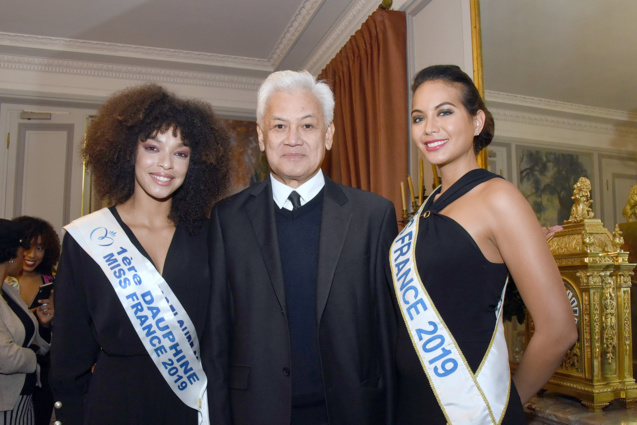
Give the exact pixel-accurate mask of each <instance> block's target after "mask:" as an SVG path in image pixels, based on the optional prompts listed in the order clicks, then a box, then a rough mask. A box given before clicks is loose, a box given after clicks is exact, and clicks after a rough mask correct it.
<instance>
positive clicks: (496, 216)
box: [394, 65, 577, 425]
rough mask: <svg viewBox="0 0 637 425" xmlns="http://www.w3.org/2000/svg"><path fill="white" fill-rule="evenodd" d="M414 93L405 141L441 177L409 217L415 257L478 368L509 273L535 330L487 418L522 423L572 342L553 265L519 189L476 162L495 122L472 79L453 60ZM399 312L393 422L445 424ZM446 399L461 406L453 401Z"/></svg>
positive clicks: (429, 71) (427, 74) (425, 77)
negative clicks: (502, 402) (501, 400)
mask: <svg viewBox="0 0 637 425" xmlns="http://www.w3.org/2000/svg"><path fill="white" fill-rule="evenodd" d="M412 90H413V92H414V96H413V108H412V111H411V118H412V140H413V141H414V143H416V145H417V146H418V148H419V149H420V151H421V152H422V154H423V155H424V156H425V158H426V159H427V160H428V161H429V162H430V163H432V164H435V165H437V166H438V168H439V169H440V173H441V177H442V185H441V187H439V188H438V189H437V190H436V191H434V193H433V194H432V195H431V196H430V197H429V199H428V202H427V204H426V205H425V207H424V208H423V212H424V213H423V214H421V216H420V217H418V218H416V220H419V222H418V225H419V229H418V234H417V236H416V238H415V242H416V245H415V248H414V249H415V263H416V268H417V270H418V272H419V276H420V278H421V280H422V286H423V287H424V288H425V290H426V291H427V293H428V295H429V297H430V299H431V303H432V304H433V305H435V307H436V309H437V311H438V313H439V315H440V317H441V319H442V320H443V321H444V322H445V324H446V326H447V328H448V330H449V333H450V334H451V335H453V337H454V339H455V341H456V342H457V345H458V348H459V349H460V351H461V352H462V354H463V356H464V358H465V359H466V361H467V365H468V367H469V368H470V369H471V371H472V372H473V373H476V372H477V370H478V368H479V367H480V365H481V363H482V361H483V358H484V356H485V353H486V352H487V350H488V349H489V345H490V343H491V338H492V336H493V332H494V328H495V326H496V320H497V316H496V309H497V308H498V303H499V302H500V298H501V294H502V291H503V288H504V285H505V282H506V281H507V276H508V275H509V273H510V274H511V276H512V277H513V280H514V281H515V282H516V285H517V287H518V290H519V291H520V294H521V295H522V298H523V299H524V302H525V304H526V306H527V308H528V309H529V312H530V313H531V315H532V316H533V319H534V322H535V326H536V332H535V335H534V336H533V338H532V340H531V341H530V343H529V345H528V347H527V349H526V351H525V354H524V356H523V358H522V360H521V362H520V364H519V366H518V369H517V371H516V374H515V376H514V377H513V379H512V382H511V386H510V388H508V387H507V386H506V383H504V384H503V385H502V391H504V392H506V391H509V397H508V404H507V407H506V409H505V412H504V414H503V417H497V418H495V422H493V423H497V424H516V425H518V424H523V423H526V418H525V414H524V411H523V409H522V405H523V404H524V403H526V402H527V401H529V399H530V398H531V397H532V396H533V395H534V394H535V393H536V392H537V391H538V390H539V389H540V388H541V387H542V385H544V383H545V382H546V381H547V380H548V378H549V377H550V376H551V375H552V374H553V372H554V371H555V369H556V368H557V366H558V365H559V363H560V361H561V359H562V357H563V355H564V353H565V352H566V350H567V349H568V348H569V347H570V346H571V345H572V344H573V343H574V342H575V341H576V339H577V330H576V328H575V322H574V320H573V316H572V313H571V311H570V308H569V305H568V300H567V298H566V294H565V291H564V289H563V287H562V283H561V277H560V274H559V271H558V269H557V266H556V264H555V261H554V260H553V257H552V255H551V253H550V251H549V248H548V245H547V243H546V240H545V238H544V235H543V233H542V230H541V227H540V225H539V223H538V221H537V219H536V217H535V214H534V213H533V210H532V209H531V207H530V206H529V204H528V203H527V202H526V200H525V199H524V197H523V196H522V195H521V193H520V192H519V191H518V190H517V189H516V188H515V187H514V186H513V185H512V184H510V183H509V182H507V181H505V180H504V179H502V178H499V176H497V175H495V174H492V173H489V172H488V171H485V170H483V169H481V168H480V167H479V166H478V162H477V159H476V155H477V153H478V152H480V150H481V149H482V148H484V147H485V146H487V145H488V144H489V143H490V142H491V139H492V138H493V129H494V124H493V118H492V116H491V114H490V113H489V112H488V110H487V109H486V107H485V106H484V102H483V101H482V99H481V98H480V95H479V93H478V91H477V89H476V88H475V86H474V84H473V82H472V81H471V79H470V78H469V77H468V76H467V75H466V74H465V73H464V72H462V71H461V70H460V68H458V67H457V66H452V65H437V66H432V67H428V68H425V69H424V70H422V71H420V73H419V74H418V75H417V76H416V78H415V81H414V85H413V86H412ZM398 238H400V235H399V237H398ZM397 241H398V239H397ZM394 281H395V282H396V281H397V278H396V276H394ZM397 308H398V304H397ZM398 315H399V316H400V317H399V321H401V322H402V325H401V326H400V328H399V331H398V344H397V364H398V404H397V407H398V408H397V421H396V423H397V424H399V425H410V424H436V425H437V424H445V423H447V422H448V421H449V417H448V416H445V414H444V413H443V409H442V408H441V407H440V403H442V404H445V405H448V403H445V400H440V401H439V400H438V399H437V397H436V396H435V395H434V394H439V391H435V393H434V390H433V389H432V387H431V385H430V383H429V380H428V379H427V375H426V374H425V372H424V370H423V366H422V365H421V361H420V360H419V358H418V355H417V353H416V349H415V347H414V345H413V344H412V340H411V338H410V336H409V332H408V329H407V327H406V326H405V321H404V320H403V315H401V314H400V313H398ZM507 360H508V359H507ZM504 361H506V360H504ZM453 402H455V403H459V404H462V400H458V398H455V399H454V400H453ZM452 408H453V407H446V409H452ZM463 423H476V424H482V423H488V422H485V421H479V420H475V421H471V422H463Z"/></svg>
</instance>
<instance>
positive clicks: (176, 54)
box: [0, 32, 273, 71]
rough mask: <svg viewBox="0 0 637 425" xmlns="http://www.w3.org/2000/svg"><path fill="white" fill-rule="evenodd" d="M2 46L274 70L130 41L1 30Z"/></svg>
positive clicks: (263, 63) (258, 62) (257, 62)
mask: <svg viewBox="0 0 637 425" xmlns="http://www.w3.org/2000/svg"><path fill="white" fill-rule="evenodd" d="M0 45H5V46H14V47H26V48H31V49H45V50H50V51H59V52H75V53H88V54H92V55H98V56H116V57H125V58H141V59H153V60H157V59H158V58H161V60H164V61H171V62H180V63H192V64H200V65H209V66H223V67H232V68H242V69H254V70H258V71H272V69H273V68H272V65H271V64H270V62H269V61H268V60H266V59H256V58H246V57H241V56H229V55H218V54H214V53H204V52H189V51H183V50H173V49H161V48H156V47H147V46H135V45H131V44H116V43H104V42H99V41H87V40H72V39H68V38H56V37H42V36H37V35H27V34H12V33H6V32H0Z"/></svg>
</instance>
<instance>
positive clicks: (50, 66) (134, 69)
mask: <svg viewBox="0 0 637 425" xmlns="http://www.w3.org/2000/svg"><path fill="white" fill-rule="evenodd" d="M0 69H10V70H18V71H30V72H39V73H45V74H46V73H57V74H72V75H84V76H90V77H96V78H116V79H127V80H139V81H148V80H152V81H155V82H157V83H172V84H184V85H194V86H205V87H218V88H229V89H239V90H249V91H255V92H256V91H257V90H258V89H259V86H260V84H261V82H262V81H263V80H262V79H261V78H251V77H240V76H232V75H225V74H213V73H207V72H193V71H179V70H171V69H160V68H151V67H143V66H132V65H120V64H107V63H98V62H85V61H73V60H62V59H50V58H36V57H29V56H12V55H1V54H0Z"/></svg>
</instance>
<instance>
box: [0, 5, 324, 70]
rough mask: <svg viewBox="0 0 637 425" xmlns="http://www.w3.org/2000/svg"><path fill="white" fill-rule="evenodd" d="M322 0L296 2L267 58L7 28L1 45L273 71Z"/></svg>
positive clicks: (3, 33)
mask: <svg viewBox="0 0 637 425" xmlns="http://www.w3.org/2000/svg"><path fill="white" fill-rule="evenodd" d="M324 1H325V0H306V1H304V2H303V3H302V4H301V6H299V8H298V9H297V11H296V13H295V14H294V16H293V17H292V19H291V20H290V22H289V23H288V25H287V27H286V28H285V30H284V31H283V33H282V34H281V36H280V37H279V39H278V41H277V42H276V44H275V46H274V48H273V49H272V52H271V53H270V54H269V55H268V57H267V59H259V58H252V57H242V56H231V55H220V54H214V53H206V52H194V51H183V50H174V49H162V48H156V47H147V46H136V45H130V44H118V43H105V42H99V41H89V40H73V39H67V38H57V37H43V36H37V35H29V34H15V33H7V32H0V45H6V46H14V47H23V48H31V49H45V50H49V51H59V52H75V53H86V54H93V55H98V56H115V57H124V58H136V59H140V58H141V59H151V60H157V58H161V60H162V61H170V62H180V63H190V64H198V65H208V66H221V67H228V68H241V69H251V70H255V71H266V72H272V71H274V70H275V69H276V67H277V66H278V65H279V63H280V62H281V61H282V60H283V58H284V57H285V55H286V54H287V52H288V51H289V50H290V49H291V48H292V46H294V43H295V42H296V40H297V39H298V37H299V35H300V34H301V33H302V32H303V31H304V30H305V28H306V27H307V26H308V25H309V23H310V22H311V20H312V18H313V17H314V15H315V13H316V11H317V10H318V9H319V7H320V6H321V5H322V4H323V2H324Z"/></svg>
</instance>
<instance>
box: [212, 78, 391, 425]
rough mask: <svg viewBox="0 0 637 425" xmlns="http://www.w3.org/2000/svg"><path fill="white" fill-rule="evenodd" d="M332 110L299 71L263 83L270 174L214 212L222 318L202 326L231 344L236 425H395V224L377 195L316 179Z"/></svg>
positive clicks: (261, 130) (262, 122) (328, 96)
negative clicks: (391, 269) (390, 273)
mask: <svg viewBox="0 0 637 425" xmlns="http://www.w3.org/2000/svg"><path fill="white" fill-rule="evenodd" d="M333 109H334V100H333V95H332V92H331V90H330V89H329V87H328V86H327V85H326V84H325V83H322V82H319V83H317V82H316V80H315V78H314V77H313V76H311V75H310V74H309V73H307V72H305V71H304V72H292V71H280V72H275V73H273V74H271V75H270V76H269V77H268V78H267V79H266V81H265V82H264V83H263V85H262V86H261V89H260V90H259V96H258V104H257V123H258V128H257V131H258V137H259V146H260V148H261V150H262V151H263V152H265V154H266V157H267V159H268V163H269V164H270V177H269V178H267V179H266V181H264V182H262V183H259V184H257V185H255V186H252V187H250V188H248V189H246V190H244V191H243V192H241V193H239V194H237V195H235V196H232V197H230V198H228V199H224V200H223V201H221V202H219V203H218V204H217V205H216V206H215V208H214V209H213V213H212V218H211V229H210V231H211V241H212V246H211V252H210V261H211V270H212V273H213V302H214V300H215V299H217V300H219V299H223V298H224V297H225V298H226V299H227V300H228V301H227V304H226V306H227V307H228V311H227V316H226V317H227V324H226V326H224V327H218V328H215V327H213V326H208V327H207V329H209V330H211V331H215V330H216V331H217V332H218V333H221V334H222V335H228V337H229V338H228V340H227V343H228V346H227V350H226V351H228V352H229V353H230V364H229V370H228V373H229V390H230V407H231V410H232V419H233V421H234V424H235V425H290V424H292V425H323V424H330V425H337V424H339V425H340V424H343V425H346V424H347V425H351V424H357V425H372V424H378V425H381V424H385V425H389V424H392V423H393V417H392V412H393V392H394V382H393V381H394V367H395V365H394V361H393V358H394V354H393V353H394V351H393V350H394V341H395V317H394V313H393V311H392V305H391V292H390V290H391V289H390V285H389V282H388V279H387V277H386V274H385V270H386V269H385V268H386V266H388V255H387V252H388V249H389V244H390V243H391V241H392V240H393V238H394V236H395V235H396V231H397V229H396V227H397V225H396V217H395V212H394V207H393V205H392V203H391V202H390V201H388V200H387V199H384V198H382V197H380V196H377V195H374V194H372V193H369V192H364V191H361V190H357V189H353V188H350V187H346V186H341V185H338V184H336V183H334V182H333V181H332V180H330V179H329V178H328V177H327V176H325V175H324V174H323V173H322V171H321V170H320V166H321V162H322V160H323V157H324V155H325V151H326V150H327V149H330V148H331V146H332V137H333V134H334V124H333V123H332V117H333ZM294 192H296V193H298V196H297V195H295V194H294ZM295 197H297V199H298V201H299V203H300V206H298V205H297V207H296V208H295V207H294V205H295V204H296V203H297V200H296V199H294V198H295ZM211 325H212V324H211ZM211 337H212V338H213V339H218V338H216V337H215V336H214V335H211ZM206 348H207V346H206V345H205V344H204V345H203V348H202V351H203V353H204V366H206V357H207V355H206V353H209V354H210V353H211V352H210V351H209V350H208V351H206ZM220 351H221V352H220V355H222V354H223V350H220Z"/></svg>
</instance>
